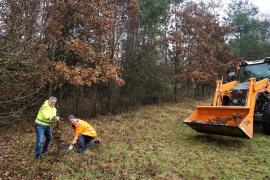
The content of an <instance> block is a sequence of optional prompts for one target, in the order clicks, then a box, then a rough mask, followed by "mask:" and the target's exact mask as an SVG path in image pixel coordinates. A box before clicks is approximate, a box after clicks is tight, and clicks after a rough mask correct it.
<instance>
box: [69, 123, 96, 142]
mask: <svg viewBox="0 0 270 180" xmlns="http://www.w3.org/2000/svg"><path fill="white" fill-rule="evenodd" d="M74 126H75V137H74V139H73V140H72V142H71V144H76V142H77V140H78V137H79V136H80V135H85V136H91V137H96V136H97V132H96V131H95V129H94V128H93V127H92V126H91V125H90V124H89V123H88V122H86V121H83V120H81V119H79V122H78V124H76V125H74Z"/></svg>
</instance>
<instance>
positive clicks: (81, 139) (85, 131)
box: [68, 114, 100, 153]
mask: <svg viewBox="0 0 270 180" xmlns="http://www.w3.org/2000/svg"><path fill="white" fill-rule="evenodd" d="M68 120H69V122H70V123H71V125H72V127H73V129H74V131H75V136H74V138H73V140H72V141H71V144H70V146H69V147H68V151H71V150H72V149H73V148H74V146H76V148H77V150H78V153H83V152H84V151H85V150H86V149H88V148H90V147H92V146H93V145H95V144H100V142H99V140H95V137H97V132H96V131H95V129H94V128H93V127H92V126H91V125H90V124H89V123H88V122H86V121H83V120H81V119H78V118H76V117H75V116H74V115H73V114H70V115H69V116H68Z"/></svg>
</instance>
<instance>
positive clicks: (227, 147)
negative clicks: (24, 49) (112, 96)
mask: <svg viewBox="0 0 270 180" xmlns="http://www.w3.org/2000/svg"><path fill="white" fill-rule="evenodd" d="M198 103H200V104H202V102H198ZM194 107H195V104H194V103H178V104H162V105H160V106H143V107H141V108H140V109H138V110H137V111H134V112H129V113H124V114H121V115H117V116H104V117H99V118H95V119H91V120H90V123H91V124H92V125H94V127H95V128H96V130H97V131H98V134H99V138H100V140H101V142H102V144H101V145H100V146H99V147H96V148H94V149H92V150H89V151H87V152H86V153H85V154H84V155H83V156H81V155H78V154H75V153H72V154H61V155H60V156H58V154H57V153H56V151H57V149H56V147H57V146H56V145H55V143H52V144H51V147H50V153H49V154H48V155H47V157H46V159H45V160H44V161H42V162H39V161H36V160H34V159H33V149H34V141H35V135H34V132H33V130H32V127H31V126H27V125H25V124H23V125H21V126H20V127H18V126H16V127H13V128H11V129H13V132H12V131H8V132H7V131H5V134H3V131H2V135H1V139H0V145H1V148H0V176H2V178H3V179H5V178H8V177H10V178H19V177H20V178H23V179H31V178H35V179H44V178H53V179H71V178H72V179H142V178H143V179H263V178H265V179H269V177H270V156H269V153H270V146H269V145H270V139H269V137H267V136H264V135H262V134H260V133H256V134H255V137H254V139H253V140H245V139H238V138H227V137H220V136H210V135H202V134H198V133H196V132H194V131H193V130H191V129H190V128H188V127H187V126H185V125H184V124H183V123H182V120H183V119H184V118H186V117H187V116H188V115H189V114H190V113H191V112H192V111H193V109H194ZM16 129H19V130H16ZM63 129H64V131H65V132H64V134H63V135H64V136H63V137H65V139H66V143H67V144H68V143H69V141H70V139H71V138H72V132H71V129H70V128H69V127H68V126H67V124H65V125H63ZM65 148H67V147H63V149H65Z"/></svg>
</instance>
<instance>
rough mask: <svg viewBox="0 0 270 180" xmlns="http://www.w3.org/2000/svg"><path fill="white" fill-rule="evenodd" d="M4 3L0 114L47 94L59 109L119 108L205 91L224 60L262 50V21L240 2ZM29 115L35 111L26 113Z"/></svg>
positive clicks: (21, 109) (265, 46)
mask: <svg viewBox="0 0 270 180" xmlns="http://www.w3.org/2000/svg"><path fill="white" fill-rule="evenodd" d="M218 7H219V6H218V5H217V4H216V3H215V1H212V2H211V1H210V3H204V2H201V3H195V2H187V1H183V0H100V1H95V0H86V1H80V0H78V1H74V0H27V1H25V0H3V1H1V2H0V12H1V14H0V77H1V78H0V93H1V95H0V118H1V122H2V123H6V122H7V121H6V120H7V119H8V120H10V119H16V118H22V116H26V115H27V112H28V113H29V112H30V113H32V112H33V111H36V107H39V105H40V103H41V101H43V100H44V99H46V98H47V97H48V96H49V95H54V96H57V97H58V99H59V101H58V102H59V106H60V111H61V112H60V113H62V114H65V113H66V112H72V113H75V114H78V115H80V116H93V115H99V114H107V113H119V112H122V111H126V110H129V109H130V108H133V107H136V106H138V105H141V104H147V103H160V102H164V101H172V100H179V99H180V98H183V97H192V96H193V95H196V96H200V97H201V96H204V95H205V94H207V93H210V91H211V90H209V87H213V86H214V83H215V80H216V79H221V78H222V76H223V75H224V73H225V72H226V67H228V65H229V64H230V63H232V62H236V61H239V60H242V59H247V60H255V59H260V58H263V57H265V56H270V54H269V53H270V43H269V28H270V22H269V20H267V19H264V18H261V17H259V11H258V8H257V7H256V6H254V5H253V4H251V3H250V2H249V1H248V0H236V1H232V2H231V3H230V4H229V6H228V7H227V10H226V15H225V16H224V18H223V19H222V20H220V16H219V15H218V13H217V11H215V10H213V9H216V8H218ZM33 114H35V113H33Z"/></svg>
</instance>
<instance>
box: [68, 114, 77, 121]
mask: <svg viewBox="0 0 270 180" xmlns="http://www.w3.org/2000/svg"><path fill="white" fill-rule="evenodd" d="M71 119H76V117H75V116H74V115H73V114H70V115H69V116H68V120H69V121H70V120H71Z"/></svg>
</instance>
